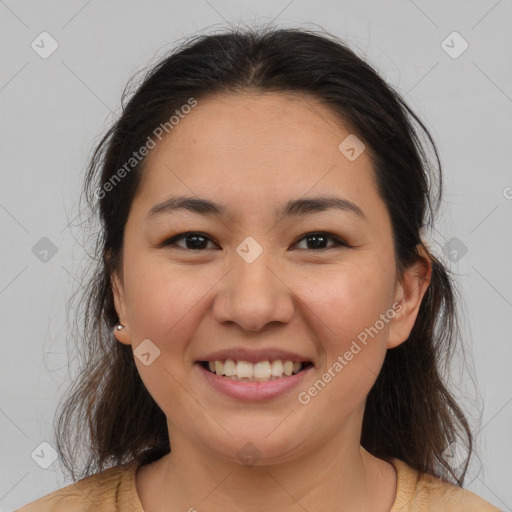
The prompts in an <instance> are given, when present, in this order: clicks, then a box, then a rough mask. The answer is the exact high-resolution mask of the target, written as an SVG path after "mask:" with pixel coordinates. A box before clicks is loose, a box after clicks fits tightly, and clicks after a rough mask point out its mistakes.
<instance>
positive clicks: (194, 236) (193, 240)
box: [161, 231, 213, 251]
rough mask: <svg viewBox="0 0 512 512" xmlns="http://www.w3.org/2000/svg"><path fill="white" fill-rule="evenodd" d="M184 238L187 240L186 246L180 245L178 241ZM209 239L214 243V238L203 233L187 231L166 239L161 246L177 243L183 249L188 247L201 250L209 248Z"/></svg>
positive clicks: (188, 248)
mask: <svg viewBox="0 0 512 512" xmlns="http://www.w3.org/2000/svg"><path fill="white" fill-rule="evenodd" d="M182 239H184V240H185V247H183V246H181V245H178V244H177V243H176V242H177V241H179V240H182ZM209 241H210V242H212V243H213V241H212V239H211V238H210V237H209V236H207V235H205V234H203V233H198V232H196V231H187V232H186V233H180V234H178V235H175V236H173V237H171V238H169V239H167V240H165V241H164V242H163V243H162V244H161V247H168V246H171V245H176V246H178V247H180V248H182V249H186V250H189V251H200V250H202V249H206V248H207V247H206V245H208V242H209Z"/></svg>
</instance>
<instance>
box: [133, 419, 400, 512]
mask: <svg viewBox="0 0 512 512" xmlns="http://www.w3.org/2000/svg"><path fill="white" fill-rule="evenodd" d="M359 433H360V430H359V431H357V430H354V429H350V428H348V426H347V428H346V429H345V430H343V431H342V432H338V433H336V434H335V435H334V436H333V437H332V438H331V439H330V440H329V441H328V442H324V443H323V444H322V446H321V447H320V448H317V449H315V450H312V451H310V452H307V453H303V454H301V455H300V456H298V457H294V458H293V459H290V460H288V461H287V462H282V463H279V464H263V463H262V462H261V461H260V462H258V463H257V464H256V465H254V466H245V465H243V464H241V463H239V462H238V463H235V462H233V461H230V460H226V459H223V458H220V457H219V456H217V455H216V454H212V452H210V451H209V450H201V449H200V448H199V447H198V446H197V444H195V443H193V442H192V441H191V440H190V439H188V438H187V437H186V436H185V435H183V433H181V432H176V431H173V436H172V439H173V443H172V452H171V453H170V454H168V455H166V456H164V457H162V458H161V459H159V460H158V461H156V462H154V463H153V464H151V465H149V466H146V467H143V468H141V470H140V471H139V472H138V475H137V490H138V493H139V497H140V500H141V502H142V505H143V507H144V510H145V511H146V512H153V510H154V511H156V510H172V511H174V510H185V511H190V512H194V511H195V510H197V511H200V510H209V511H210V512H221V511H222V512H229V511H235V510H244V511H246V512H259V511H261V510H262V509H264V510H267V511H272V512H273V511H276V512H277V511H279V512H283V511H288V510H289V511H292V510H301V509H302V510H307V511H308V512H316V511H333V512H334V511H336V512H338V511H344V512H352V511H356V510H357V511H359V510H372V511H375V512H380V511H382V512H387V511H389V510H390V509H391V506H392V503H393V501H394V497H395V488H396V481H395V478H396V475H395V471H394V469H393V467H392V466H391V465H390V464H388V463H386V462H384V461H382V460H380V459H377V458H375V457H373V456H372V455H370V454H369V453H368V452H367V451H366V450H364V448H362V447H361V446H360V445H359ZM354 434H357V435H354Z"/></svg>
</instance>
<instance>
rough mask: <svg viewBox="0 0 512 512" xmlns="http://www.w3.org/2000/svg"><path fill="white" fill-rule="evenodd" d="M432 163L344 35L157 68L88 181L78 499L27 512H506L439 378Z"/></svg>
mask: <svg viewBox="0 0 512 512" xmlns="http://www.w3.org/2000/svg"><path fill="white" fill-rule="evenodd" d="M415 126H416V127H419V128H420V130H422V131H423V133H424V134H426V136H427V138H428V139H429V141H430V143H431V144H432V148H433V150H434V154H435V157H436V163H437V167H433V166H431V164H430V163H429V159H428V156H427V150H426V148H425V147H424V146H423V145H422V143H421V137H420V134H419V130H417V128H416V127H415ZM436 168H437V169H438V172H439V175H438V177H439V178H440V177H441V176H440V172H441V171H440V164H439V158H438V155H437V151H436V148H435V145H434V143H433V141H432V139H431V137H430V134H429V133H428V131H427V130H426V129H425V127H424V126H423V124H422V123H421V121H420V120H419V119H418V118H417V117H416V115H415V114H414V113H413V112H412V111H411V110H410V109H409V108H408V107H407V105H406V104H405V103H404V101H403V100H402V99H401V98H400V97H399V95H398V94H397V93H396V92H394V91H393V90H392V89H391V88H390V87H389V86H388V85H387V84H386V83H385V82H384V81H383V80H382V79H381V78H380V77H379V76H378V74H377V73H376V72H375V71H374V70H373V69H372V68H371V67H370V66H369V65H368V64H366V63H365V62H364V61H362V60H361V59H360V58H359V57H357V56H356V55H355V54H354V53H353V52H352V51H351V50H350V49H348V48H347V47H346V46H345V45H344V43H343V42H341V41H339V40H338V39H336V38H334V37H332V36H325V35H319V34H315V33H313V32H309V31H305V30H284V29H261V30H246V31H232V32H227V33H223V34H217V35H210V36H198V37H197V38H195V39H193V40H191V41H189V42H188V43H186V44H184V45H183V46H182V47H180V48H178V49H177V50H176V51H175V52H173V53H172V54H171V55H170V56H168V57H167V58H165V59H163V60H161V61H160V62H159V64H158V65H156V66H155V67H154V68H153V69H152V70H151V72H150V73H148V75H147V76H146V77H145V78H144V80H143V82H142V84H141V85H140V86H139V88H138V90H137V91H136V92H135V94H134V95H133V96H132V97H131V98H130V100H129V101H128V102H127V104H126V106H125V107H124V109H123V112H122V115H121V117H120V119H119V120H118V121H117V122H116V124H115V125H114V126H113V127H112V128H111V129H110V131H109V132H108V133H107V135H106V136H105V137H104V139H103V140H102V141H101V143H100V145H99V146H98V148H97V150H96V152H95V154H94V157H93V159H92V161H91V165H90V168H89V172H88V175H87V179H86V189H85V190H86V192H87V198H88V199H89V201H90V203H91V206H92V207H93V208H94V207H96V205H97V206H98V207H99V212H100V218H101V222H102V224H101V225H102V231H101V233H100V237H99V246H98V247H99V250H100V251H101V255H102V258H101V261H100V262H99V266H98V269H97V272H96V273H95V275H94V277H93V279H92V281H91V283H90V287H89V289H88V291H87V295H86V297H87V299H88V302H87V315H86V323H85V333H86V341H87V343H88V345H87V347H88V352H87V358H86V360H85V362H84V369H83V372H82V373H81V375H80V377H79V380H78V381H77V382H76V383H75V386H74V388H73V389H72V391H71V394H70V397H69V399H68V401H67V402H66V403H65V406H64V407H63V409H62V410H61V413H60V417H59V422H58V424H57V433H58V449H59V452H60V454H61V458H62V460H63V462H64V464H65V465H66V467H67V468H68V469H69V470H70V471H71V473H72V474H73V476H74V479H75V480H76V479H77V478H80V480H79V481H78V482H76V483H75V484H72V485H70V486H68V487H66V488H64V489H61V490H59V491H56V492H55V493H53V494H51V495H49V496H47V497H45V498H42V499H40V500H37V501H35V502H34V503H32V504H31V505H28V506H26V507H24V508H22V509H21V510H22V511H33V510H37V511H56V510H66V511H74V510H101V511H110V510H122V511H133V512H135V511H137V512H140V511H142V510H144V511H145V512H153V511H159V510H168V511H178V510H189V511H194V510H198V511H201V510H208V511H221V510H222V511H230V510H244V511H246V512H247V511H260V510H271V511H273V510H276V511H277V510H279V511H283V510H290V511H291V510H307V511H310V512H313V511H338V510H344V511H356V510H357V511H359V510H365V511H367V510H372V511H376V512H388V511H393V512H396V511H417V512H419V511H426V510H439V511H441V510H443V511H444V510H446V511H450V512H454V511H464V512H467V511H470V510H475V511H476V510H478V511H479V512H481V511H492V510H498V509H497V508H495V507H494V506H492V505H491V504H489V503H487V502H485V501H484V500H483V499H481V498H480V497H478V496H476V495H475V494H473V493H470V492H468V491H466V490H463V489H462V484H463V479H464V475H465V473H466V469H467V465H468V461H469V456H470V454H471V449H472V437H471V432H470V430H469V427H468V423H467V421H466V419H465V417H464V415H463V413H462V411H461V409H460V408H459V407H458V405H457V404H456V402H455V401H454V399H453V397H452V395H451V394H450V392H449V391H448V389H447V388H446V387H445V385H444V384H443V381H442V379H441V377H440V371H439V368H440V365H441V363H442V361H443V360H444V359H445V358H446V357H448V355H449V354H450V353H451V350H452V349H453V342H454V336H455V334H456V331H455V304H454V295H453V289H452V284H451V280H450V278H449V276H448V274H447V271H446V269H445V268H444V267H443V265H442V263H441V262H440V261H438V260H437V259H436V258H435V257H434V256H433V255H432V254H431V253H430V252H429V249H428V247H427V246H426V244H425V243H424V241H423V240H422V238H421V231H422V229H424V228H426V227H430V226H431V224H432V218H433V214H434V212H435V209H436V206H437V204H438V202H439V196H440V192H441V190H440V188H441V187H440V184H441V181H440V179H439V180H438V182H439V186H438V187H437V188H436V187H435V182H436V180H435V179H436V175H435V169H436ZM84 447H85V448H86V449H87V450H89V452H88V454H87V460H85V464H83V465H82V466H81V467H80V463H81V462H80V460H81V459H80V457H79V452H80V450H83V449H84ZM455 448H456V449H457V450H459V451H460V450H464V451H465V457H464V458H463V459H462V460H458V461H456V460H455V459H454V457H453V453H454V452H453V450H454V449H455Z"/></svg>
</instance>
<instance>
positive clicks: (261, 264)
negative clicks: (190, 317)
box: [213, 251, 294, 331]
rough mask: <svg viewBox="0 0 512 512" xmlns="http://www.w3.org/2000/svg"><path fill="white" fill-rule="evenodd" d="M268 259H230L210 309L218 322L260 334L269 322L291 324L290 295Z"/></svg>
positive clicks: (264, 257)
mask: <svg viewBox="0 0 512 512" xmlns="http://www.w3.org/2000/svg"><path fill="white" fill-rule="evenodd" d="M269 259H270V258H269V257H267V255H266V252H265V251H263V253H262V254H261V255H260V256H259V257H258V258H257V259H256V260H255V261H253V262H252V263H248V262H247V261H244V259H242V258H241V257H239V256H238V255H236V254H235V255H234V258H233V263H232V268H231V271H230V272H228V274H227V275H226V277H225V279H223V280H222V281H221V286H220V288H219V291H218V294H217V296H216V297H215V302H214V305H213V316H214V318H215V319H216V320H217V321H218V322H220V323H226V322H234V323H236V324H238V325H239V326H240V327H241V328H243V329H244V330H246V331H260V330H262V329H264V328H265V326H267V324H270V323H271V322H279V323H283V324H285V323H288V322H290V321H291V319H292V318H293V315H294V306H293V292H292V290H291V289H290V288H289V286H288V285H287V284H286V282H285V281H284V279H283V277H284V276H282V275H281V276H280V275H279V270H278V268H277V267H278V266H277V265H275V264H274V265H271V261H269Z"/></svg>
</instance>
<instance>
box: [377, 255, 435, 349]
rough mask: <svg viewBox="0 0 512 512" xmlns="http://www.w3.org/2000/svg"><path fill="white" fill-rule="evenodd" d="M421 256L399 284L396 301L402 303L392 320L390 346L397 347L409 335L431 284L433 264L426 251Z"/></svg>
mask: <svg viewBox="0 0 512 512" xmlns="http://www.w3.org/2000/svg"><path fill="white" fill-rule="evenodd" d="M421 252H423V254H422V255H421V258H420V259H419V260H418V261H417V262H416V263H414V264H413V265H411V266H410V267H408V268H406V269H405V270H404V272H403V275H402V277H401V279H400V282H399V283H398V284H397V288H396V292H395V301H396V303H399V304H400V305H401V307H400V308H394V309H395V312H396V313H395V317H394V318H393V321H392V322H391V327H390V331H389V337H388V343H387V347H388V348H395V347H397V346H398V345H400V344H401V343H403V342H404V341H406V340H407V338H408V337H409V335H410V333H411V331H412V328H413V327H414V323H415V322H416V318H417V316H418V312H419V309H420V306H421V302H422V300H423V298H424V296H425V293H426V292H427V289H428V287H429V285H430V281H431V276H432V264H431V261H430V258H429V257H428V256H427V254H426V253H425V252H424V251H421Z"/></svg>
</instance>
